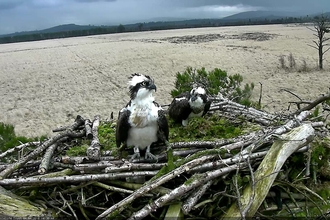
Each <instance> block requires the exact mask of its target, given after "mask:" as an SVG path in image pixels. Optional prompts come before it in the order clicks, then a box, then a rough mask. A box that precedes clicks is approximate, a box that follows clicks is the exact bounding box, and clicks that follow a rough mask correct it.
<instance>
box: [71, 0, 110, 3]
mask: <svg viewBox="0 0 330 220" xmlns="http://www.w3.org/2000/svg"><path fill="white" fill-rule="evenodd" d="M75 1H76V2H84V3H94V2H115V1H116V0H75Z"/></svg>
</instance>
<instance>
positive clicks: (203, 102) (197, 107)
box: [168, 87, 211, 126]
mask: <svg viewBox="0 0 330 220" xmlns="http://www.w3.org/2000/svg"><path fill="white" fill-rule="evenodd" d="M210 106H211V101H209V100H208V98H207V96H206V92H205V89H203V88H202V87H197V88H193V89H192V90H191V91H190V92H185V93H182V94H180V95H178V96H176V97H175V98H174V99H173V101H172V103H171V105H170V106H169V109H168V111H169V115H170V117H171V118H172V119H173V120H174V121H175V122H177V123H182V125H183V126H187V125H188V120H189V118H192V117H201V116H204V115H205V114H206V113H207V112H208V110H209V109H210Z"/></svg>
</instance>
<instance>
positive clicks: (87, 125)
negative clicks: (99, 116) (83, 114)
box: [85, 119, 93, 140]
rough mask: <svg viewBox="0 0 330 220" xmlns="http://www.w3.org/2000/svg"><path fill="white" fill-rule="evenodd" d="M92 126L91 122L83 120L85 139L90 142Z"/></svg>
mask: <svg viewBox="0 0 330 220" xmlns="http://www.w3.org/2000/svg"><path fill="white" fill-rule="evenodd" d="M92 126H93V123H92V122H91V120H89V119H86V120H85V130H86V137H87V138H88V139H90V140H91V139H93V133H92Z"/></svg>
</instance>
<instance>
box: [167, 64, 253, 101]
mask: <svg viewBox="0 0 330 220" xmlns="http://www.w3.org/2000/svg"><path fill="white" fill-rule="evenodd" d="M242 82H243V76H241V75H240V74H234V75H228V74H227V72H226V71H224V70H221V69H219V68H215V69H214V70H211V71H209V72H207V71H206V70H205V68H204V67H202V68H201V69H197V70H195V69H193V68H192V67H187V69H186V70H185V71H184V72H183V73H180V72H178V73H177V75H176V81H175V89H174V90H172V91H171V95H172V97H175V96H177V95H179V94H181V93H182V92H187V91H190V90H191V89H192V88H193V86H195V85H199V86H203V87H204V88H205V89H206V91H207V93H208V94H209V95H211V96H217V95H218V94H219V93H221V95H222V96H224V97H226V98H228V99H230V100H232V101H235V102H238V103H240V104H243V105H247V106H250V105H251V104H252V103H251V101H250V97H251V95H252V91H253V89H254V84H253V83H251V84H245V85H244V88H241V84H242Z"/></svg>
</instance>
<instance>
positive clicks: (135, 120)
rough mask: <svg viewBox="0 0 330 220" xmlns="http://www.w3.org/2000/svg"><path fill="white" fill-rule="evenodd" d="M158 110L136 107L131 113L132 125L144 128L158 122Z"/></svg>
mask: <svg viewBox="0 0 330 220" xmlns="http://www.w3.org/2000/svg"><path fill="white" fill-rule="evenodd" d="M157 116H158V113H157V111H153V110H152V109H149V108H134V109H133V111H131V115H130V119H129V121H130V124H131V125H132V127H138V128H143V127H146V126H148V125H150V124H154V123H156V122H157Z"/></svg>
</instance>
